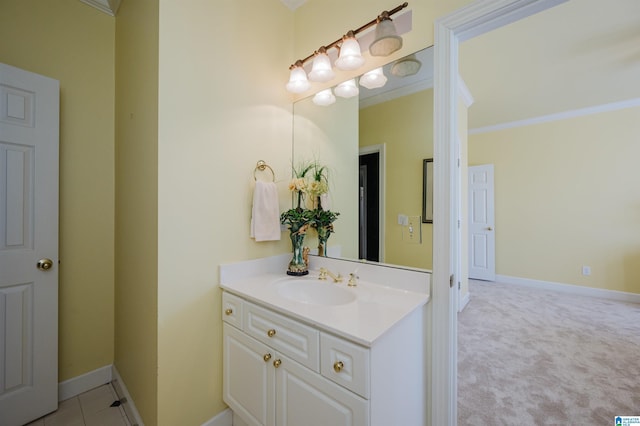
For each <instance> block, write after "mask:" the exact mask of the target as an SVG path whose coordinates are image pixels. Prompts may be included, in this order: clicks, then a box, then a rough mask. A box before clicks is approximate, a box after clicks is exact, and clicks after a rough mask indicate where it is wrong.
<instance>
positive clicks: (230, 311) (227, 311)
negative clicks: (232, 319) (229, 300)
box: [224, 308, 233, 316]
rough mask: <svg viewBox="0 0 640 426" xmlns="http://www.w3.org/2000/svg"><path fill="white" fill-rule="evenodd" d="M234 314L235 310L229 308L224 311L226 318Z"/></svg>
mask: <svg viewBox="0 0 640 426" xmlns="http://www.w3.org/2000/svg"><path fill="white" fill-rule="evenodd" d="M232 313H233V309H231V308H228V309H227V310H225V311H224V314H225V315H226V316H229V315H231V314H232Z"/></svg>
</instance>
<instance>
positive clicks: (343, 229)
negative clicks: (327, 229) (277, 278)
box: [293, 97, 358, 259]
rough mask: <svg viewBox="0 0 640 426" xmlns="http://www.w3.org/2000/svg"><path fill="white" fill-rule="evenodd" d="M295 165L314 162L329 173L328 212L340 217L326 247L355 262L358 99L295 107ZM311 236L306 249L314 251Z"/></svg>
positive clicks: (305, 101) (307, 102)
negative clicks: (339, 249) (328, 104)
mask: <svg viewBox="0 0 640 426" xmlns="http://www.w3.org/2000/svg"><path fill="white" fill-rule="evenodd" d="M293 139H294V144H293V158H294V164H296V165H297V164H299V163H300V162H301V161H302V162H304V161H313V160H317V161H318V162H320V163H321V164H322V165H326V166H327V168H328V170H329V174H328V177H329V185H330V192H329V194H330V201H331V203H330V209H329V210H331V211H335V212H338V213H340V216H339V217H338V219H337V220H336V221H335V222H334V229H335V232H334V233H333V234H332V235H331V237H330V238H329V240H328V242H327V245H328V246H329V247H332V246H340V248H341V256H343V257H346V258H349V259H357V258H358V197H357V194H358V98H357V97H354V98H350V99H343V98H337V101H336V103H335V104H333V105H331V106H329V107H323V106H318V105H315V104H314V103H313V102H312V101H311V98H307V99H303V100H301V101H298V102H296V103H295V105H294V116H293ZM317 241H318V239H317V238H316V235H315V233H313V232H311V233H309V235H308V236H307V238H305V245H307V246H309V247H311V248H316V247H317V246H318V243H317Z"/></svg>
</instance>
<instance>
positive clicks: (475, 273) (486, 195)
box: [469, 165, 496, 281]
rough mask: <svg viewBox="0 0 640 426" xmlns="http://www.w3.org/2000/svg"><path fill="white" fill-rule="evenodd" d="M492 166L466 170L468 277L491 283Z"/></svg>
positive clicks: (493, 234)
mask: <svg viewBox="0 0 640 426" xmlns="http://www.w3.org/2000/svg"><path fill="white" fill-rule="evenodd" d="M493 204H494V194H493V165H483V166H473V167H469V278H472V279H480V280H488V281H493V280H495V277H496V266H495V232H494V228H495V224H494V222H495V219H494V205H493Z"/></svg>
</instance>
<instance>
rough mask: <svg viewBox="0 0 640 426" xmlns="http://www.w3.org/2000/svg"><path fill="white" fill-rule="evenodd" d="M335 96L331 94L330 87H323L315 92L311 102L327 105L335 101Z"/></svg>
mask: <svg viewBox="0 0 640 426" xmlns="http://www.w3.org/2000/svg"><path fill="white" fill-rule="evenodd" d="M335 101H336V97H335V96H333V92H331V89H325V90H322V91H320V92H318V93H316V94H315V96H314V97H313V103H314V104H316V105H320V106H329V105H331V104H333V103H335Z"/></svg>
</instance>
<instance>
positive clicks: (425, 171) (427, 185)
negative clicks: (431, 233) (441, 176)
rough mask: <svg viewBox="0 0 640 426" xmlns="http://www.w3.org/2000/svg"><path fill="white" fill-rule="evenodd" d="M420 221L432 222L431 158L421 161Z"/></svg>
mask: <svg viewBox="0 0 640 426" xmlns="http://www.w3.org/2000/svg"><path fill="white" fill-rule="evenodd" d="M422 223H433V158H426V159H425V160H423V162H422Z"/></svg>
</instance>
